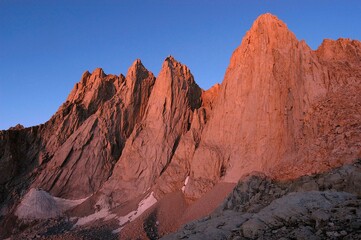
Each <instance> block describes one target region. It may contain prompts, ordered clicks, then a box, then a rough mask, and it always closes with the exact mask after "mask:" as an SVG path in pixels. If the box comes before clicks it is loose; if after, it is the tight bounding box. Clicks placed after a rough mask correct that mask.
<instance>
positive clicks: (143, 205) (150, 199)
mask: <svg viewBox="0 0 361 240" xmlns="http://www.w3.org/2000/svg"><path fill="white" fill-rule="evenodd" d="M156 202H157V199H156V198H155V197H154V192H151V193H150V194H149V195H148V196H147V197H146V198H144V199H143V200H142V201H141V202H140V203H139V204H138V209H137V210H135V211H132V212H130V213H128V214H127V215H125V216H121V217H118V218H117V219H118V221H119V226H120V228H118V229H115V230H114V231H113V233H119V232H120V231H121V230H122V229H123V227H124V225H125V224H126V223H129V222H132V221H134V220H135V219H137V218H138V217H139V216H140V215H142V214H143V213H144V212H145V211H146V210H147V209H148V208H150V207H151V206H153V205H154V204H155V203H156Z"/></svg>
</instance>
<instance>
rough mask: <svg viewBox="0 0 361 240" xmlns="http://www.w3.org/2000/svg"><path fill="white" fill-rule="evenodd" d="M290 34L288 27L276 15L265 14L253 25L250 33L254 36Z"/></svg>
mask: <svg viewBox="0 0 361 240" xmlns="http://www.w3.org/2000/svg"><path fill="white" fill-rule="evenodd" d="M288 32H290V30H289V29H288V27H287V25H286V24H285V23H284V22H283V21H281V20H280V19H278V17H276V16H275V15H272V14H270V13H265V14H263V15H261V16H259V17H258V18H257V19H256V20H255V21H254V23H253V25H252V27H251V29H250V31H249V33H251V34H252V35H257V36H260V35H262V34H265V35H275V34H286V33H288Z"/></svg>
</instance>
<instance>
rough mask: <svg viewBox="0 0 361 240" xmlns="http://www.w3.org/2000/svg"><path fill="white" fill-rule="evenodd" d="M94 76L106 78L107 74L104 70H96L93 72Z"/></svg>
mask: <svg viewBox="0 0 361 240" xmlns="http://www.w3.org/2000/svg"><path fill="white" fill-rule="evenodd" d="M92 75H93V76H95V77H100V78H102V77H104V76H105V73H104V71H103V69H102V68H96V69H95V70H94V71H93V72H92Z"/></svg>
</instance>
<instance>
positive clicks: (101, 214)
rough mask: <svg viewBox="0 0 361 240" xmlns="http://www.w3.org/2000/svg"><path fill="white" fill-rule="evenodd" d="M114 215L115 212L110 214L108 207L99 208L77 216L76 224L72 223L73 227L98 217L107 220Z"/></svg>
mask: <svg viewBox="0 0 361 240" xmlns="http://www.w3.org/2000/svg"><path fill="white" fill-rule="evenodd" d="M115 216H116V215H115V214H112V213H110V212H109V209H101V210H100V211H98V212H95V213H93V214H90V215H88V216H86V217H82V218H79V219H78V221H77V222H76V224H75V225H74V227H75V226H82V225H85V224H87V223H90V222H92V221H95V220H99V219H104V220H106V221H107V220H110V219H112V218H115Z"/></svg>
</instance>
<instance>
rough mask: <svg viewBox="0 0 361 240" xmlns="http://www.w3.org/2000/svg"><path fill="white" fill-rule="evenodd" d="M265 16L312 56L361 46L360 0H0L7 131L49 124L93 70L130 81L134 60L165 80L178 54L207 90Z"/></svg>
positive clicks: (0, 100) (1, 89)
mask: <svg viewBox="0 0 361 240" xmlns="http://www.w3.org/2000/svg"><path fill="white" fill-rule="evenodd" d="M265 12H270V13H273V14H275V15H277V16H278V17H279V18H280V19H281V20H283V21H284V22H286V24H287V25H288V27H289V28H290V29H291V30H292V31H293V32H294V33H295V34H296V36H297V38H298V39H300V40H301V39H304V40H306V42H307V43H308V44H309V45H310V46H311V48H313V49H316V48H317V47H318V46H319V44H320V43H321V42H322V39H324V38H331V39H337V38H339V37H348V38H352V39H358V40H361V28H360V24H361V1H356V0H355V1H341V0H339V1H335V0H327V1H326V0H323V1H315V0H312V1H311V0H306V1H296V0H294V1H289V0H283V1H280V0H272V1H271V0H262V1H261V0H260V1H254V0H252V1H251V0H250V1H242V0H225V1H221V0H218V1H216V0H202V1H200V0H199V1H197V0H193V1H190V0H183V1H176V0H163V1H159V0H158V1H156V0H154V1H147V0H143V1H140V0H129V1H126V0H123V1H107V0H103V1H92V0H86V1H85V0H84V1H77V0H72V1H68V0H61V1H60V0H58V1H56V0H0V129H7V128H9V127H10V126H14V125H15V124H17V123H21V124H23V125H24V126H26V127H28V126H32V125H36V124H40V123H44V122H45V121H47V120H48V119H49V118H50V117H51V115H53V114H54V113H55V112H56V110H57V109H58V107H59V106H60V105H61V104H62V103H63V102H64V101H65V99H66V97H67V95H68V94H69V93H70V91H71V89H72V88H73V86H74V84H75V83H76V82H78V81H79V79H80V76H81V75H82V73H83V72H84V71H85V70H89V71H93V70H94V68H96V67H102V68H103V69H104V71H105V72H106V73H112V74H120V73H123V74H126V72H127V69H128V67H129V66H130V65H131V63H132V62H133V61H134V60H135V59H136V58H140V59H141V60H142V62H143V64H144V65H145V67H146V68H148V69H149V70H150V71H152V72H153V73H154V74H155V75H157V74H158V72H159V70H160V67H161V65H162V62H163V60H164V59H165V57H167V56H168V55H173V56H174V57H175V58H176V59H177V60H179V61H181V62H182V63H184V64H186V65H187V66H188V67H189V68H190V69H191V71H192V73H193V75H194V77H195V80H196V82H197V83H198V84H199V85H200V86H201V87H202V88H204V89H208V88H209V87H210V86H212V85H213V84H215V83H216V82H222V79H223V75H224V73H225V70H226V68H227V65H228V63H229V59H230V56H231V54H232V52H233V50H234V49H235V48H236V47H237V46H238V45H239V44H240V42H241V40H242V38H243V36H244V34H245V32H246V31H247V30H248V29H249V28H250V27H251V25H252V22H253V21H254V20H255V19H256V18H257V16H258V15H260V14H262V13H265Z"/></svg>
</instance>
